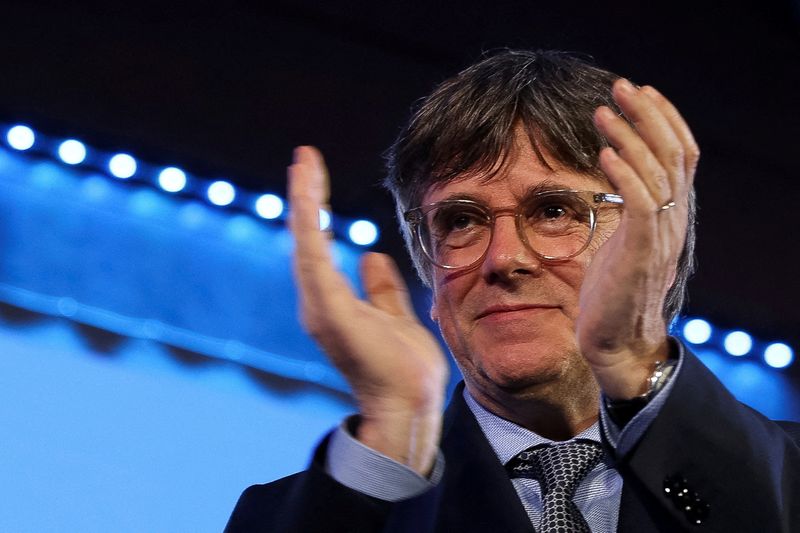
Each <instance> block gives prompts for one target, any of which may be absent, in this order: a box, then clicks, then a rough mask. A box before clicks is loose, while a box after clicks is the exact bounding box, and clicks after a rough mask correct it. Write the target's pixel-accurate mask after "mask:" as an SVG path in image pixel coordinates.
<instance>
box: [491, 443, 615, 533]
mask: <svg viewBox="0 0 800 533" xmlns="http://www.w3.org/2000/svg"><path fill="white" fill-rule="evenodd" d="M602 457H603V449H602V448H601V447H600V445H599V444H598V443H596V442H594V441H587V440H578V441H573V442H569V443H566V444H556V445H553V446H544V447H542V446H538V447H533V448H529V449H527V450H525V451H524V452H521V453H520V454H519V455H517V456H516V457H514V458H513V459H511V460H510V461H509V462H508V463H507V464H506V469H507V470H508V473H509V475H510V476H511V477H512V478H515V477H526V478H532V479H536V480H537V481H539V485H540V486H541V487H542V502H543V505H544V508H543V509H542V521H541V524H540V525H539V528H538V529H537V531H538V532H539V533H591V529H589V524H587V523H586V520H585V519H584V518H583V515H581V512H580V511H579V510H578V508H577V507H576V506H575V503H574V502H573V501H572V497H573V496H574V495H575V490H576V489H577V488H578V485H579V484H580V482H581V481H582V480H583V478H585V477H586V474H588V473H589V472H591V470H592V469H593V468H594V467H595V465H597V463H599V462H600V459H601V458H602Z"/></svg>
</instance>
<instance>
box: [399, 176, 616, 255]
mask: <svg viewBox="0 0 800 533" xmlns="http://www.w3.org/2000/svg"><path fill="white" fill-rule="evenodd" d="M563 193H569V194H572V195H575V196H576V197H577V198H578V200H580V201H581V202H584V203H585V204H586V206H587V207H588V208H589V212H590V213H591V224H590V227H589V236H588V238H587V239H586V242H585V243H584V245H583V246H582V247H581V248H580V249H579V250H578V251H576V252H573V253H572V254H570V255H568V256H564V257H554V256H548V255H545V254H542V253H540V252H538V251H536V250H535V249H534V248H533V246H532V245H531V244H530V243H529V242H528V238H527V236H526V235H525V232H524V230H523V227H522V222H521V220H522V218H523V212H522V206H523V205H525V203H526V202H525V201H523V202H520V203H519V204H517V205H516V206H504V207H497V208H491V207H489V206H487V205H486V204H484V203H481V202H478V201H475V200H469V199H467V198H462V199H456V200H442V201H440V202H433V203H431V204H425V205H420V206H417V207H412V208H411V209H408V210H406V211H405V212H404V213H403V219H404V220H405V221H406V223H407V224H408V226H409V230H410V231H411V233H412V234H413V235H414V239H415V240H416V242H417V245H418V246H419V247H420V250H422V255H423V256H424V257H425V259H426V260H427V261H428V262H429V263H431V264H432V265H433V266H435V267H438V268H441V269H444V270H467V269H470V268H472V267H474V266H476V265H478V264H480V263H482V262H483V260H484V259H486V254H487V253H488V252H489V248H490V247H491V244H492V239H494V229H495V225H496V221H497V218H498V217H500V216H511V215H513V216H514V225H515V227H516V229H517V236H518V237H519V239H520V241H521V242H522V244H524V245H525V247H526V248H528V250H530V251H531V252H533V254H534V255H536V257H538V258H539V259H542V260H543V261H548V262H559V261H566V260H568V259H572V258H573V257H576V256H578V255H580V254H581V253H582V252H583V251H584V250H586V248H588V247H589V244H590V243H591V242H592V239H593V238H594V231H595V229H596V227H597V208H598V206H599V204H603V203H610V204H613V205H617V206H621V205H623V204H624V203H625V202H624V200H623V198H622V196H620V195H619V194H615V193H610V192H596V191H579V190H575V189H551V190H545V191H540V192H537V193H535V194H534V195H532V198H536V197H539V196H547V195H550V194H563ZM587 195H592V202H593V203H589V202H588V201H586V199H585V198H583V196H587ZM443 205H470V206H473V207H476V208H478V209H480V211H482V212H485V213H488V215H489V217H490V218H489V219H488V220H489V222H490V225H489V242H488V243H487V244H486V249H485V250H484V251H483V253H482V254H481V255H480V256H479V257H478V258H477V259H475V261H473V262H472V263H470V264H468V265H464V266H447V265H440V264H438V263H436V262H435V261H434V260H433V259H432V257H431V254H430V252H429V251H428V250H427V248H426V247H425V243H424V242H423V239H422V235H420V227H421V226H422V224H421V222H422V220H423V219H424V217H425V215H426V214H427V213H428V212H429V211H430V210H431V209H434V208H437V207H441V206H443Z"/></svg>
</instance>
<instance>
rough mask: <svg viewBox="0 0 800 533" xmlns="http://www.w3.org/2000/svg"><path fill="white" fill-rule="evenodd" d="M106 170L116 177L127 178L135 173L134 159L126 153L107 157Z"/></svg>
mask: <svg viewBox="0 0 800 533" xmlns="http://www.w3.org/2000/svg"><path fill="white" fill-rule="evenodd" d="M108 170H109V171H111V174H113V175H114V176H116V177H118V178H122V179H128V178H130V177H131V176H133V175H134V174H136V160H135V159H134V158H133V157H131V156H130V155H128V154H117V155H115V156H114V157H112V158H111V159H109V161H108Z"/></svg>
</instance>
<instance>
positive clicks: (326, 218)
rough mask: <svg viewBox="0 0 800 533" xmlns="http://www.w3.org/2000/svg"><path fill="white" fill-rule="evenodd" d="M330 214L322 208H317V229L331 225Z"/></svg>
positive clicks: (324, 228) (327, 227)
mask: <svg viewBox="0 0 800 533" xmlns="http://www.w3.org/2000/svg"><path fill="white" fill-rule="evenodd" d="M331 222H332V220H331V214H330V213H328V212H327V211H325V210H324V209H320V210H319V229H320V230H322V231H325V230H327V229H330V227H331Z"/></svg>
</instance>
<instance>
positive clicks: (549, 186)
mask: <svg viewBox="0 0 800 533" xmlns="http://www.w3.org/2000/svg"><path fill="white" fill-rule="evenodd" d="M564 190H566V191H569V190H572V188H571V187H568V186H567V185H565V184H563V183H559V182H557V181H555V180H551V179H546V180H544V181H541V182H539V183H537V184H536V185H530V186H528V187H527V188H526V189H525V190H524V191H523V193H522V194H521V195H520V197H519V201H525V200H528V199H530V198H532V197H533V196H535V195H537V194H539V193H543V192H549V191H564ZM453 200H470V201H472V202H477V203H479V204H485V203H486V202H485V200H484V199H483V198H481V197H480V196H479V195H476V194H472V193H469V192H458V193H453V194H450V195H448V196H446V197H444V198H440V199H439V200H438V201H437V203H438V202H447V201H453Z"/></svg>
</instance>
